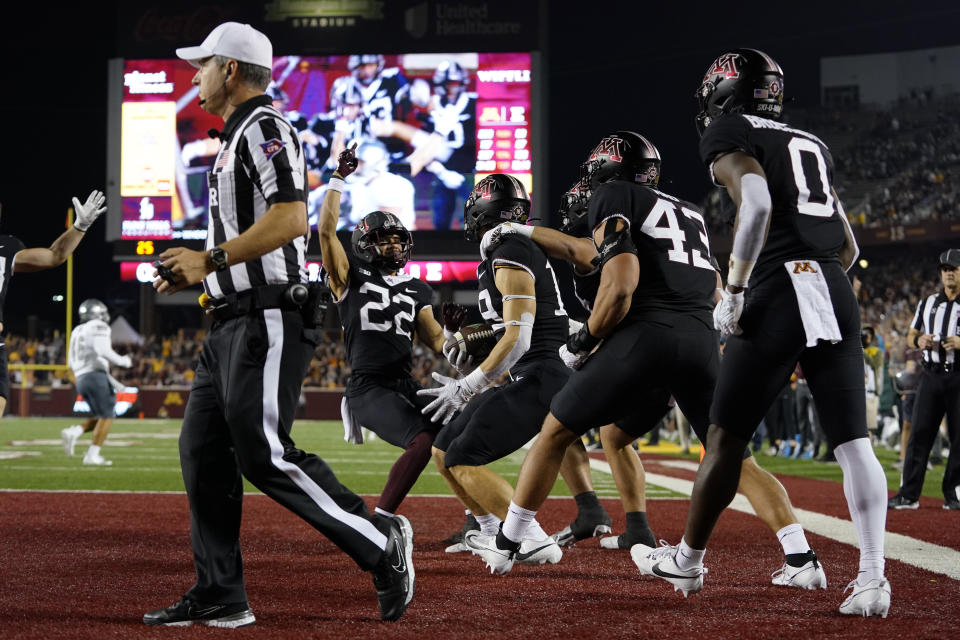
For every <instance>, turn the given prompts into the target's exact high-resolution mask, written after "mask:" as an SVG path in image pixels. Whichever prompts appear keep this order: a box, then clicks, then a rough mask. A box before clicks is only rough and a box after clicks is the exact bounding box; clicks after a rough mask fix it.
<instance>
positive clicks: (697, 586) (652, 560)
mask: <svg viewBox="0 0 960 640" xmlns="http://www.w3.org/2000/svg"><path fill="white" fill-rule="evenodd" d="M676 555H677V547H676V545H670V544H667V542H666V541H665V540H661V541H660V546H659V547H657V548H653V547H648V546H647V545H645V544H635V545H633V546H632V547H630V557H631V558H633V563H634V564H635V565H637V568H638V569H640V573H642V574H643V575H645V576H654V577H657V578H661V579H663V580H666V581H667V582H669V583H670V584H672V585H673V590H674V591H680V592H682V593H683V597H684V598H686V597H687V596H688V595H690V594H691V593H697V592H698V591H700V590H701V589H703V576H704V575H706V573H707V568H706V567H704V566H703V565H701V566H699V567H694V568H692V569H681V568H680V567H678V566H677V562H676V560H675V559H674V557H675V556H676Z"/></svg>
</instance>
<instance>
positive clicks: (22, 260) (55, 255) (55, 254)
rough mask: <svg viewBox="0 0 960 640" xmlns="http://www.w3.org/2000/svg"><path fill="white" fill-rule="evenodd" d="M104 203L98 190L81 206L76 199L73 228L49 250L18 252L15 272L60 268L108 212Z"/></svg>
mask: <svg viewBox="0 0 960 640" xmlns="http://www.w3.org/2000/svg"><path fill="white" fill-rule="evenodd" d="M104 201H105V199H104V196H103V193H101V192H100V191H97V190H94V191H91V192H90V195H89V196H87V201H86V202H85V203H83V204H80V201H79V200H77V199H76V198H74V199H73V210H74V212H75V213H76V216H77V219H76V222H74V224H73V226H71V227H70V228H69V229H67V230H66V231H64V232H63V233H61V234H60V236H59V237H58V238H57V239H56V240H54V241H53V244H51V245H50V247H49V248H43V247H36V248H32V249H23V250H22V251H18V252H17V255H16V257H15V258H14V261H13V271H14V272H15V273H22V272H29V271H42V270H44V269H52V268H54V267H58V266H60V265H61V264H63V263H64V262H66V260H67V258H68V257H70V254H72V253H73V252H74V250H75V249H76V248H77V245H79V244H80V241H81V240H83V236H84V234H85V233H86V231H87V229H89V228H90V225H92V224H93V223H94V222H95V221H96V219H97V218H98V217H100V214H102V213H103V212H104V211H106V210H107V207H106V206H105V205H104Z"/></svg>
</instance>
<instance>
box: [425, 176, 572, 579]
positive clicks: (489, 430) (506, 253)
mask: <svg viewBox="0 0 960 640" xmlns="http://www.w3.org/2000/svg"><path fill="white" fill-rule="evenodd" d="M529 215H530V199H529V198H528V197H527V193H526V190H525V189H524V187H523V185H522V184H521V183H520V181H519V180H517V179H516V178H514V177H513V176H509V175H505V174H502V173H494V174H491V175H489V176H487V177H485V178H484V179H483V180H481V181H480V182H479V183H477V185H476V187H475V188H474V189H473V191H472V192H471V193H470V197H469V198H468V199H467V202H466V205H465V206H464V216H463V228H464V235H465V236H466V238H467V240H468V241H471V242H480V241H481V238H483V236H484V235H485V234H487V233H490V232H491V230H492V229H494V227H496V226H497V225H498V224H500V223H501V222H504V221H508V220H509V221H513V222H517V223H519V224H523V223H525V222H526V220H527V217H528V216H529ZM477 277H478V279H479V289H480V294H479V306H480V313H481V315H482V316H483V318H484V320H486V321H487V322H488V323H490V325H491V326H492V327H493V329H494V332H495V333H496V335H497V337H498V341H497V343H496V345H495V346H494V348H493V350H492V351H491V352H490V354H489V355H488V356H487V358H486V359H485V360H484V361H483V362H481V363H480V365H479V366H478V367H476V368H475V369H473V371H470V372H468V373H466V375H464V376H463V377H462V378H460V379H458V380H454V379H451V378H446V377H444V376H441V375H439V374H436V373H434V374H433V375H434V378H435V379H436V380H437V381H438V382H440V384H441V385H442V386H441V387H438V388H434V389H424V390H423V391H420V392H419V393H420V394H421V395H424V396H433V397H434V398H435V399H434V400H433V402H431V403H430V404H429V405H428V406H427V407H426V408H425V409H424V413H429V414H432V416H433V420H436V421H439V422H443V423H447V422H448V421H450V418H451V417H452V416H453V414H454V413H455V412H456V411H457V410H458V409H461V408H463V407H464V405H466V407H465V408H463V411H462V412H461V413H460V414H459V415H458V416H457V417H456V418H454V419H453V421H452V422H450V423H449V424H448V425H447V426H446V427H444V429H443V430H442V431H441V432H440V434H439V435H438V436H437V439H436V441H435V442H434V447H433V451H434V459H435V461H436V463H437V468H438V469H440V472H441V474H442V475H443V477H444V479H445V480H446V481H447V483H448V484H449V485H450V487H451V488H452V489H453V491H454V492H455V493H456V495H457V497H458V498H460V500H461V502H463V504H464V506H465V507H466V508H468V509H469V510H470V511H471V512H472V513H473V515H474V516H475V517H476V519H477V522H478V523H479V525H480V527H481V529H480V531H470V532H468V533H467V534H466V535H465V537H464V542H465V543H466V544H467V546H468V547H469V546H471V545H470V536H471V535H473V534H481V533H484V532H486V533H490V532H495V531H496V530H497V527H498V526H499V524H500V521H501V520H502V519H503V518H504V517H506V515H507V508H508V507H509V505H510V498H511V497H512V495H513V487H511V486H510V483H509V482H507V481H506V480H504V479H503V478H502V477H500V476H499V475H497V474H496V473H494V472H493V471H491V470H490V469H489V468H488V467H487V466H486V465H488V464H490V463H491V462H494V461H495V460H499V459H500V458H502V457H503V456H506V455H508V454H510V453H513V452H514V451H517V450H518V449H520V448H521V447H522V446H523V445H524V444H526V443H527V442H528V441H529V440H530V439H531V438H533V437H534V436H535V435H537V433H538V432H539V430H540V424H541V423H542V422H543V417H544V416H545V415H546V413H547V410H548V407H549V404H550V399H551V398H552V397H553V395H554V394H555V393H556V392H557V391H559V390H560V388H561V387H562V386H563V385H564V384H565V383H566V381H567V377H568V376H569V370H568V369H567V368H566V367H565V366H564V364H563V362H562V361H561V360H560V356H559V353H558V350H559V348H560V346H561V345H562V344H563V341H564V339H565V337H566V334H567V312H566V310H565V309H564V308H563V303H562V301H561V298H560V293H559V291H558V290H557V284H556V278H555V277H554V274H553V269H552V268H551V266H550V262H549V261H548V260H547V257H546V256H545V255H544V254H543V251H541V250H540V248H539V247H537V245H535V244H534V243H533V242H531V241H530V240H529V239H528V238H525V237H522V236H510V237H508V238H505V239H504V241H503V242H501V243H500V244H499V245H498V246H497V247H496V248H495V249H493V251H491V252H490V254H489V255H487V256H486V258H485V259H484V260H483V261H482V262H481V263H480V265H479V266H478V267H477ZM447 357H448V359H450V360H451V362H457V360H459V358H457V357H456V355H455V350H448V353H447ZM461 366H462V365H461ZM505 376H507V377H508V378H509V382H507V383H505V384H503V385H502V386H499V387H494V386H491V385H495V384H496V383H497V382H498V381H499V380H501V379H502V378H504V377H505ZM468 402H469V404H467V403H468ZM526 534H527V535H526V536H525V538H524V539H523V540H522V541H521V542H522V545H520V546H519V548H518V555H517V559H518V561H521V562H527V563H533V564H543V563H544V562H551V563H556V562H558V561H559V560H560V558H561V557H562V556H563V552H562V551H561V549H560V547H559V546H558V545H557V543H556V542H555V541H554V540H553V539H552V538H549V537H548V536H547V534H546V532H545V531H544V530H543V528H542V527H540V525H539V524H537V523H536V521H535V520H534V521H533V522H532V523H531V527H530V529H529V530H528V531H527V532H526Z"/></svg>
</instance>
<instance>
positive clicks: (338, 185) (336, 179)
mask: <svg viewBox="0 0 960 640" xmlns="http://www.w3.org/2000/svg"><path fill="white" fill-rule="evenodd" d="M346 188H347V183H346V182H344V181H343V178H342V177H341V176H340V174H339V173H337V172H336V171H334V172H333V177H332V178H330V181H329V182H327V189H329V190H330V191H336V192H338V193H343V191H344V190H345V189H346Z"/></svg>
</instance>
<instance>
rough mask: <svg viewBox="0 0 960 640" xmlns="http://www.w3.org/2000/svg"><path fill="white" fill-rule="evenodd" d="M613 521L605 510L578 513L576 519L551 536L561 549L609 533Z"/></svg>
mask: <svg viewBox="0 0 960 640" xmlns="http://www.w3.org/2000/svg"><path fill="white" fill-rule="evenodd" d="M612 524H613V521H612V520H611V519H610V514H608V513H607V511H606V509H603V508H602V507H601V508H600V510H599V511H589V512H582V511H581V512H578V513H577V519H576V520H574V521H573V522H571V523H570V524H569V525H567V526H566V527H564V528H563V529H562V530H560V531H558V532H557V533H555V534H553V536H551V537H552V538H553V539H554V540H556V541H557V544H558V545H560V546H561V547H568V546H570V545H572V544H576V542H577V541H579V540H586V539H587V538H592V537H594V536H600V535H602V534H604V533H610V532H611V531H612V530H613V529H611V528H610V527H611V525H612Z"/></svg>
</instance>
